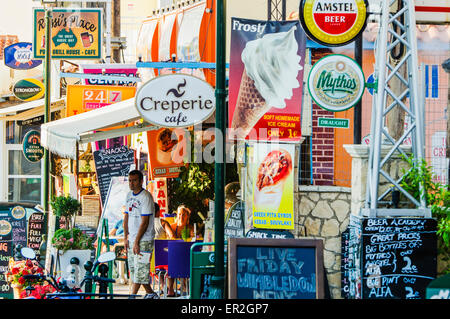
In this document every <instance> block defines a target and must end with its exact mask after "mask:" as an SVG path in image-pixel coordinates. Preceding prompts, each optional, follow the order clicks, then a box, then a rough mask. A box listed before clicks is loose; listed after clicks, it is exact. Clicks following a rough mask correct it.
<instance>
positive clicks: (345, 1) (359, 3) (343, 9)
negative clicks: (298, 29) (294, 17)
mask: <svg viewBox="0 0 450 319" xmlns="http://www.w3.org/2000/svg"><path fill="white" fill-rule="evenodd" d="M367 8H368V4H367V0H302V1H301V2H300V8H299V16H300V22H301V23H302V25H303V28H304V29H305V32H306V33H307V34H308V35H309V36H310V37H311V38H312V39H313V40H314V41H316V42H318V43H321V44H325V45H329V46H340V45H344V44H347V43H349V42H351V41H353V40H354V39H355V38H356V37H357V36H358V35H359V34H360V33H362V32H363V31H364V29H365V27H366V20H367V16H368V14H367Z"/></svg>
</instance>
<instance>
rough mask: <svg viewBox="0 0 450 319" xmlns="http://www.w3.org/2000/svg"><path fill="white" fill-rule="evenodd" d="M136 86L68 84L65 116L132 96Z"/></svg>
mask: <svg viewBox="0 0 450 319" xmlns="http://www.w3.org/2000/svg"><path fill="white" fill-rule="evenodd" d="M135 94H136V88H135V87H132V86H113V85H68V86H67V108H66V116H72V115H77V114H80V113H84V112H87V111H91V110H94V109H98V108H101V107H104V106H106V105H110V104H113V103H117V102H120V101H124V100H128V99H131V98H133V97H134V95H135Z"/></svg>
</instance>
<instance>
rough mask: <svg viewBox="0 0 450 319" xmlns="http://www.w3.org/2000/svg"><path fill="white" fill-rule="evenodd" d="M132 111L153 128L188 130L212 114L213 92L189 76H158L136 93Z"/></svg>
mask: <svg viewBox="0 0 450 319" xmlns="http://www.w3.org/2000/svg"><path fill="white" fill-rule="evenodd" d="M136 108H137V110H138V112H139V113H140V114H141V116H142V117H143V118H144V119H145V120H146V121H147V122H149V123H152V124H154V125H157V126H160V127H169V128H175V127H189V126H192V125H196V124H199V123H201V122H203V121H204V120H207V119H208V118H209V117H210V116H211V115H212V114H213V112H214V110H215V108H216V104H215V95H214V89H213V87H212V86H211V85H210V84H209V83H208V82H206V81H203V80H201V79H199V78H197V77H194V76H191V75H186V74H168V75H161V76H158V77H156V78H154V79H151V80H150V81H148V82H146V83H145V84H144V85H143V86H142V87H141V88H140V89H139V91H138V92H137V94H136Z"/></svg>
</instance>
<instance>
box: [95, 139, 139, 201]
mask: <svg viewBox="0 0 450 319" xmlns="http://www.w3.org/2000/svg"><path fill="white" fill-rule="evenodd" d="M94 162H95V169H96V171H97V180H98V186H99V188H100V199H101V202H102V207H104V206H105V203H106V196H107V195H108V189H109V184H110V182H111V178H112V177H115V176H128V173H129V171H130V167H131V165H133V164H134V151H133V150H131V149H129V148H128V147H126V146H120V147H114V148H108V149H104V150H100V151H95V152H94Z"/></svg>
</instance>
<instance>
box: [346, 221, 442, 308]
mask: <svg viewBox="0 0 450 319" xmlns="http://www.w3.org/2000/svg"><path fill="white" fill-rule="evenodd" d="M436 271H437V241H436V221H435V220H434V219H428V218H379V217H378V218H362V217H355V216H354V215H352V216H351V218H350V223H349V228H348V231H346V232H344V233H343V235H342V263H341V273H342V296H343V297H344V298H349V299H425V296H426V287H427V286H428V284H429V283H430V282H431V281H432V280H433V279H434V278H435V277H436V275H437V273H436Z"/></svg>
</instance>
